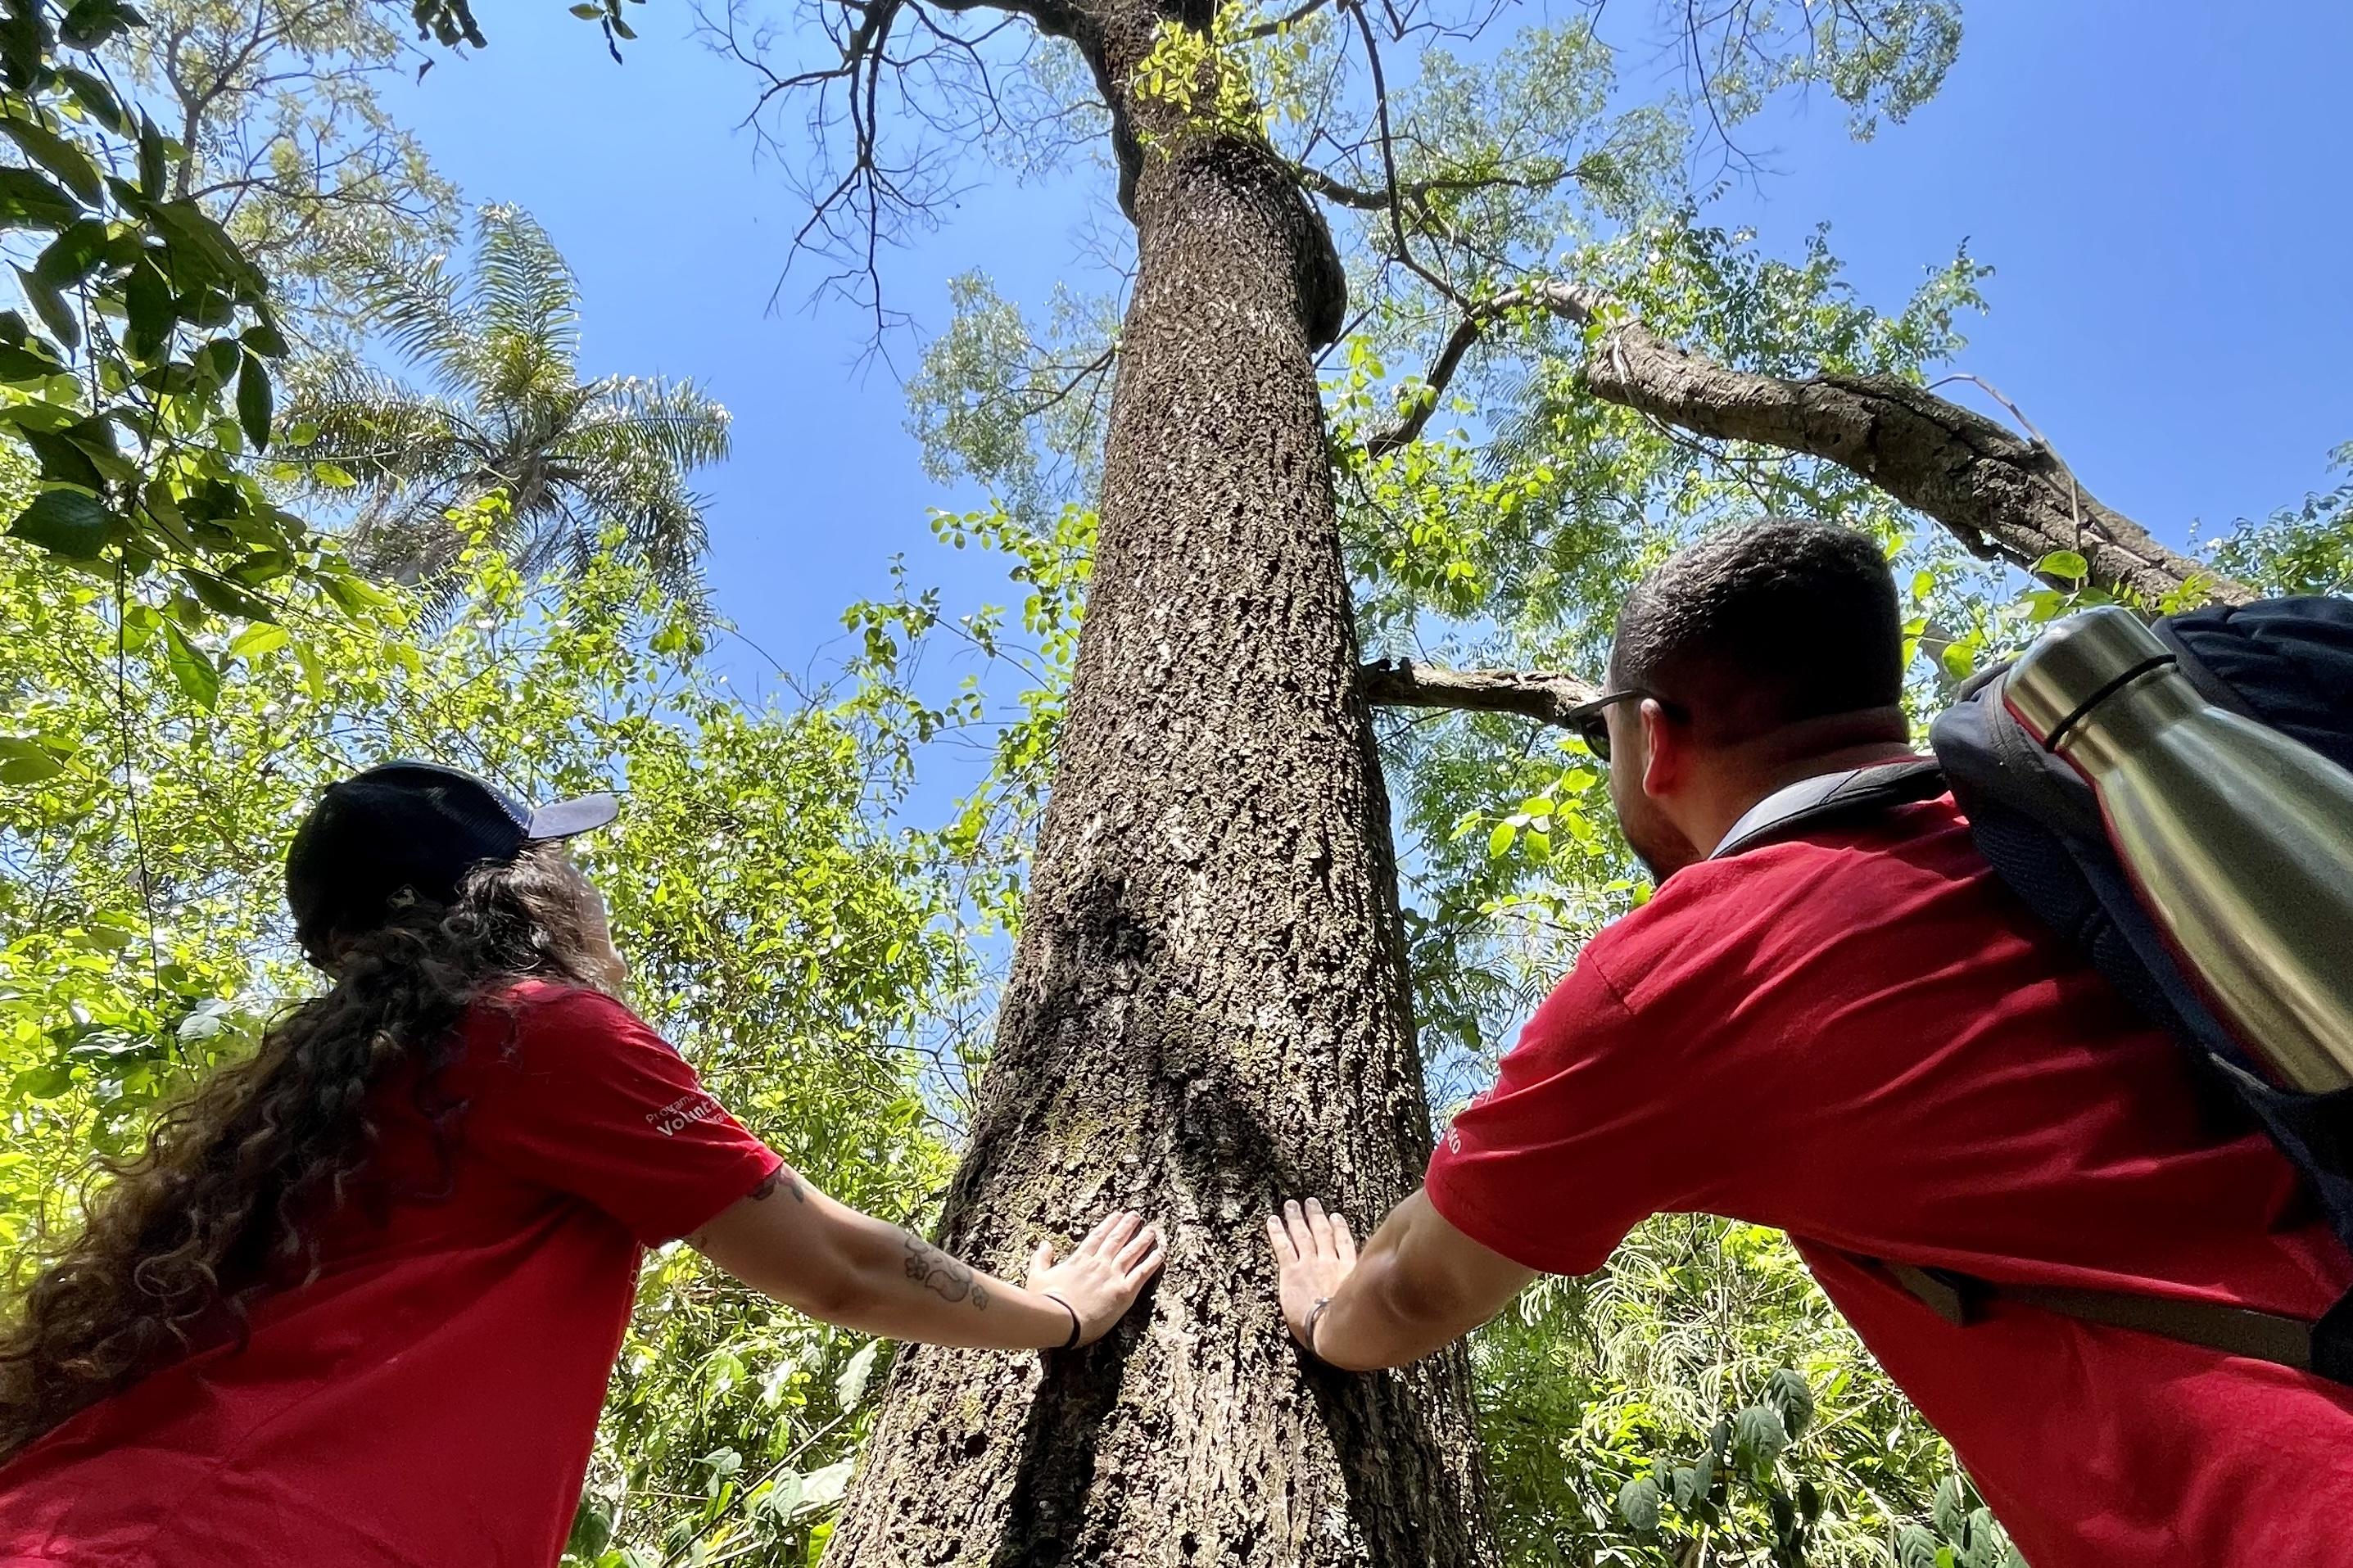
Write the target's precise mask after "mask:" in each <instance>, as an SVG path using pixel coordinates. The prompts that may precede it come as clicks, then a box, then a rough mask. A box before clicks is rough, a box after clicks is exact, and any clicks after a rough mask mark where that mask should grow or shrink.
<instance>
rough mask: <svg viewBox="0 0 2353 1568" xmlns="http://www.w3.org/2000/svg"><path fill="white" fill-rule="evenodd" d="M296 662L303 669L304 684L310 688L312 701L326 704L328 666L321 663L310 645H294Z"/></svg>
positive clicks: (302, 643) (301, 643) (299, 643)
mask: <svg viewBox="0 0 2353 1568" xmlns="http://www.w3.org/2000/svg"><path fill="white" fill-rule="evenodd" d="M294 661H295V662H296V663H297V664H300V665H301V667H302V684H303V685H304V686H307V687H308V688H310V690H311V700H312V701H313V702H324V701H325V700H327V670H326V666H325V665H323V664H322V663H321V662H320V659H319V656H318V653H317V652H316V651H315V650H314V649H312V647H311V645H310V644H309V643H306V642H298V643H296V644H295V645H294Z"/></svg>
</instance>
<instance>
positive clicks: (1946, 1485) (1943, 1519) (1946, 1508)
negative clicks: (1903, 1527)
mask: <svg viewBox="0 0 2353 1568" xmlns="http://www.w3.org/2000/svg"><path fill="white" fill-rule="evenodd" d="M1961 1504H1962V1499H1961V1482H1960V1478H1959V1477H1957V1476H1947V1477H1946V1478H1945V1479H1943V1480H1941V1481H1939V1482H1937V1483H1936V1501H1935V1503H1934V1504H1933V1505H1931V1507H1930V1509H1929V1510H1928V1517H1929V1518H1931V1519H1933V1520H1935V1521H1936V1529H1937V1531H1938V1532H1939V1533H1941V1534H1942V1535H1943V1536H1944V1537H1945V1539H1946V1540H1947V1541H1958V1540H1959V1539H1960V1538H1961V1520H1962V1517H1963V1513H1964V1510H1963V1508H1962V1506H1961Z"/></svg>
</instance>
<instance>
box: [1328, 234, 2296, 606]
mask: <svg viewBox="0 0 2353 1568" xmlns="http://www.w3.org/2000/svg"><path fill="white" fill-rule="evenodd" d="M1602 303H1603V302H1602V301H1601V300H1599V298H1598V297H1597V296H1594V295H1592V294H1589V293H1588V292H1586V291H1585V290H1582V289H1577V288H1576V287H1574V286H1573V285H1570V284H1567V283H1563V282H1560V281H1558V280H1556V279H1546V280H1542V281H1538V282H1534V283H1529V284H1525V285H1523V286H1522V287H1520V288H1517V289H1509V290H1507V291H1505V292H1504V293H1502V294H1499V295H1497V296H1495V297H1494V298H1493V300H1487V301H1484V302H1483V303H1482V304H1479V305H1474V306H1473V307H1472V308H1471V309H1470V310H1468V311H1467V312H1466V313H1465V314H1464V316H1463V318H1462V320H1461V322H1460V323H1459V324H1458V325H1457V326H1456V327H1455V329H1454V331H1453V332H1452V334H1451V335H1450V336H1449V338H1448V339H1447V342H1446V344H1445V346H1444V348H1443V349H1442V350H1441V351H1440V354H1439V357H1438V359H1437V360H1436V361H1435V362H1434V363H1432V364H1431V366H1430V374H1429V375H1428V377H1427V378H1426V380H1427V381H1428V383H1429V385H1428V387H1427V389H1426V390H1425V391H1424V392H1423V394H1422V395H1421V397H1420V398H1419V401H1418V402H1417V404H1416V405H1415V406H1414V407H1413V408H1412V409H1411V410H1410V411H1409V413H1408V414H1407V416H1405V417H1404V418H1403V419H1401V420H1400V421H1399V422H1398V424H1397V425H1396V426H1392V427H1391V428H1390V429H1388V430H1386V431H1382V432H1380V433H1378V434H1377V435H1376V436H1374V437H1372V438H1371V439H1370V440H1368V441H1367V442H1366V444H1365V452H1366V455H1367V456H1369V457H1376V458H1377V457H1379V456H1381V455H1383V454H1385V453H1388V452H1391V451H1395V450H1396V449H1397V448H1398V447H1402V446H1404V445H1405V444H1406V443H1407V442H1409V441H1411V440H1413V439H1414V438H1415V437H1418V436H1419V435H1420V433H1421V431H1422V428H1423V426H1426V425H1428V424H1429V422H1430V415H1431V413H1432V412H1433V411H1435V409H1436V407H1437V405H1438V399H1439V396H1440V394H1442V393H1443V391H1444V390H1445V387H1446V384H1447V383H1448V382H1449V381H1450V380H1451V379H1452V377H1453V375H1454V374H1455V371H1456V370H1457V369H1458V368H1459V367H1460V365H1461V362H1462V358H1463V355H1464V354H1465V353H1468V352H1469V351H1470V349H1471V347H1472V344H1473V343H1475V342H1478V340H1479V338H1480V337H1481V336H1482V334H1483V333H1484V332H1485V331H1487V329H1488V327H1489V326H1490V325H1492V324H1493V322H1494V321H1496V320H1497V319H1498V318H1500V317H1502V316H1504V315H1505V314H1507V313H1508V312H1509V311H1511V310H1514V309H1517V308H1519V307H1522V306H1535V307H1537V308H1540V309H1543V310H1549V311H1551V312H1552V313H1553V314H1555V315H1557V316H1560V317H1562V318H1564V319H1566V320H1567V321H1573V322H1575V323H1577V325H1579V326H1584V325H1587V324H1588V323H1590V322H1591V321H1594V320H1595V319H1596V317H1597V316H1599V314H1600V313H1601V310H1602ZM1585 384H1586V386H1587V388H1588V390H1589V391H1591V392H1592V393H1593V395H1595V396H1597V397H1599V398H1601V399H1602V400H1603V401H1605V402H1609V403H1615V404H1618V405H1620V406H1621V407H1626V408H1631V409H1634V410H1636V411H1638V412H1640V413H1642V414H1647V415H1649V416H1651V417H1652V418H1654V419H1657V420H1660V421H1661V422H1662V423H1664V424H1667V425H1671V426H1677V427H1679V428H1681V429H1684V430H1688V431H1691V432H1693V433H1694V434H1695V435H1699V436H1706V437H1715V438H1716V439H1719V440H1728V441H1747V442H1753V443H1756V444H1757V445H1760V446H1767V447H1779V448H1780V449H1781V450H1783V451H1787V452H1797V453H1801V454H1804V455H1806V456H1809V457H1815V458H1827V459H1828V460H1829V461H1831V462H1833V463H1837V464H1838V465H1840V466H1841V468H1848V469H1850V470H1852V472H1854V473H1856V474H1859V475H1861V476H1862V478H1863V479H1868V480H1870V481H1871V482H1872V483H1873V484H1874V485H1877V486H1878V487H1879V488H1880V489H1883V490H1885V491H1886V492H1887V493H1888V494H1889V495H1891V496H1894V498H1895V499H1896V500H1900V501H1902V502H1903V503H1904V504H1905V505H1906V506H1909V507H1912V508H1914V509H1915V510H1918V511H1920V512H1922V513H1924V514H1926V516H1928V517H1930V518H1932V519H1934V520H1935V521H1936V522H1938V523H1940V524H1942V525H1943V526H1944V528H1945V529H1946V530H1947V531H1948V532H1950V533H1951V534H1952V535H1953V536H1954V537H1955V538H1957V539H1958V540H1959V541H1960V542H1961V543H1962V544H1963V545H1964V546H1966V547H1967V548H1968V550H1969V551H1971V552H1973V553H1975V554H1977V555H1978V556H1981V557H1983V558H1985V559H1987V560H2001V561H2007V562H2009V563H2010V564H2012V565H2014V566H2018V567H2020V568H2021V569H2023V570H2025V571H2028V572H2032V571H2033V570H2034V569H2035V566H2036V564H2037V563H2040V562H2041V561H2042V560H2043V559H2044V558H2045V557H2046V556H2049V555H2051V554H2052V553H2053V552H2059V551H2072V552H2075V553H2076V554H2078V555H2081V556H2082V557H2083V558H2084V562H2085V563H2086V564H2087V566H2088V567H2089V572H2088V574H2087V576H2086V578H2085V581H2086V582H2088V583H2089V584H2091V585H2093V586H2095V587H2098V588H2102V589H2105V590H2107V591H2109V592H2112V593H2117V592H2121V593H2126V594H2130V595H2134V596H2136V597H2138V598H2141V599H2144V600H2147V601H2150V602H2157V601H2162V600H2165V599H2168V598H2171V597H2176V596H2179V595H2184V594H2185V592H2187V593H2188V595H2189V597H2191V598H2193V599H2194V598H2196V597H2199V596H2200V595H2202V596H2203V597H2205V598H2207V599H2211V600H2218V601H2221V602H2222V603H2226V604H2244V603H2246V602H2247V601H2248V600H2250V599H2252V598H2253V597H2254V596H2255V595H2254V591H2253V589H2251V588H2249V587H2248V586H2247V585H2246V584H2243V583H2241V582H2239V581H2237V580H2236V579H2235V578H2232V577H2230V576H2227V575H2224V574H2221V573H2219V572H2217V571H2215V570H2214V569H2213V568H2212V567H2211V566H2208V565H2206V564H2205V563H2202V562H2200V561H2198V560H2196V559H2194V558H2192V557H2190V556H2188V555H2184V554H2182V553H2181V552H2179V551H2176V550H2173V549H2170V548H2168V546H2166V545H2164V544H2162V543H2160V542H2158V541H2157V540H2156V539H2155V538H2153V537H2152V536H2151V535H2150V534H2149V531H2147V529H2145V528H2143V527H2142V526H2141V525H2140V524H2139V523H2137V522H2135V521H2133V520H2132V519H2131V518H2128V517H2126V516H2125V515H2124V514H2123V513H2122V512H2119V511H2116V510H2114V509H2113V508H2110V507H2107V506H2105V505H2103V504H2101V502H2099V501H2098V500H2095V499H2094V497H2093V496H2092V495H2091V494H2090V492H2088V491H2086V490H2085V489H2084V488H2083V486H2082V485H2081V484H2079V483H2077V482H2076V479H2075V476H2074V475H2073V472H2071V471H2070V470H2069V468H2068V467H2067V465H2066V464H2065V462H2063V460H2061V458H2060V457H2059V455H2058V453H2056V452H2055V451H2053V450H2052V448H2051V447H2050V445H2049V444H2048V443H2047V442H2045V441H2043V440H2042V438H2041V437H2037V436H2033V435H2031V434H2029V435H2025V436H2021V435H2020V434H2019V433H2018V432H2016V431H2014V430H2011V429H2010V428H2008V427H2007V426H2002V425H1999V424H1997V423H1995V422H1994V421H1993V420H1991V419H1989V418H1987V417H1986V416H1983V415H1981V414H1978V413H1977V412H1976V411H1974V410H1972V409H1969V408H1965V407H1963V406H1962V405H1959V404H1957V403H1954V402H1952V401H1950V400H1948V399H1947V398H1942V397H1939V396H1937V395H1936V394H1935V393H1933V392H1930V391H1927V390H1926V389H1925V388H1923V387H1919V386H1915V385H1914V384H1911V383H1910V382H1905V381H1898V380H1896V379H1894V377H1891V376H1861V375H1820V376H1812V377H1808V378H1804V379H1796V378H1790V377H1785V376H1777V375H1760V374H1756V373H1754V372H1751V371H1742V370H1735V369H1733V368H1732V367H1731V366H1729V365H1725V364H1720V363H1717V362H1716V361H1715V360H1712V359H1709V358H1708V357H1707V356H1705V355H1704V354H1700V353H1694V352H1693V351H1691V350H1689V349H1686V348H1683V347H1682V346H1680V345H1678V344H1675V343H1672V342H1667V341H1666V340H1665V339H1663V338H1662V337H1660V336H1659V335H1658V334H1657V333H1655V332H1653V331H1651V330H1650V329H1649V328H1648V327H1645V326H1644V325H1642V323H1641V322H1640V321H1632V320H1627V321H1620V322H1618V323H1617V324H1616V325H1614V326H1612V327H1610V329H1609V331H1608V332H1607V333H1605V334H1604V335H1603V336H1602V338H1601V340H1600V342H1599V343H1597V344H1596V345H1595V346H1594V347H1593V349H1592V350H1591V351H1590V352H1588V354H1587V355H1586V361H1585ZM2044 577H2045V580H2046V581H2049V582H2051V583H2052V585H2053V586H2057V587H2062V588H2070V587H2074V586H2078V585H2079V584H2076V583H2075V582H2073V580H2070V579H2061V578H2056V577H2052V576H2050V575H2049V574H2044Z"/></svg>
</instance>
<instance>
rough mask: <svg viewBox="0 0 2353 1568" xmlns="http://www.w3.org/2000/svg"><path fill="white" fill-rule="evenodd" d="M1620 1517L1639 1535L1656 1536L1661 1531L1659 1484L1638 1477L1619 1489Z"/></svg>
mask: <svg viewBox="0 0 2353 1568" xmlns="http://www.w3.org/2000/svg"><path fill="white" fill-rule="evenodd" d="M1618 1517H1619V1518H1620V1519H1622V1520H1624V1521H1626V1523H1627V1525H1628V1527H1629V1528H1630V1529H1631V1530H1632V1531H1634V1533H1635V1534H1637V1535H1655V1534H1657V1533H1658V1529H1659V1483H1658V1482H1656V1481H1654V1480H1652V1479H1651V1478H1650V1477H1648V1476H1637V1477H1636V1478H1635V1479H1632V1480H1630V1481H1628V1482H1627V1483H1626V1484H1625V1485H1624V1486H1622V1487H1620V1488H1619V1489H1618Z"/></svg>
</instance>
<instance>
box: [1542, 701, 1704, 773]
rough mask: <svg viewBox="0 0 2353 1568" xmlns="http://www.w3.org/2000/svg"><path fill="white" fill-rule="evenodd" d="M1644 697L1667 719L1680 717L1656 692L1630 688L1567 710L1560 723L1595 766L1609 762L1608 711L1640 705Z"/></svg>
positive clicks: (1677, 711) (1677, 709)
mask: <svg viewBox="0 0 2353 1568" xmlns="http://www.w3.org/2000/svg"><path fill="white" fill-rule="evenodd" d="M1646 697H1647V698H1649V699H1651V700H1652V701H1655V702H1656V703H1658V705H1659V706H1660V707H1661V708H1663V709H1665V710H1666V711H1667V713H1668V714H1669V716H1671V717H1674V718H1680V717H1682V714H1683V710H1681V709H1679V708H1677V707H1676V706H1675V705H1674V704H1673V703H1672V702H1670V701H1668V700H1666V699H1665V698H1663V697H1661V696H1660V695H1659V694H1658V693H1657V692H1655V691H1645V690H1643V689H1641V687H1639V686H1630V687H1628V688H1627V689H1625V690H1623V691H1605V692H1603V693H1602V694H1601V695H1600V696H1599V697H1597V698H1595V699H1594V700H1592V701H1590V702H1581V703H1579V704H1577V706H1576V707H1574V708H1572V709H1570V710H1568V716H1567V719H1566V720H1564V721H1563V722H1564V723H1566V724H1567V727H1568V728H1569V730H1570V731H1573V732H1574V733H1575V734H1576V736H1577V739H1578V740H1580V741H1583V742H1585V749H1586V750H1587V751H1588V752H1592V753H1593V760H1594V761H1595V762H1598V763H1606V762H1608V761H1609V710H1611V709H1612V708H1615V707H1616V706H1618V704H1619V703H1620V702H1640V701H1641V700H1643V699H1644V698H1646Z"/></svg>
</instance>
